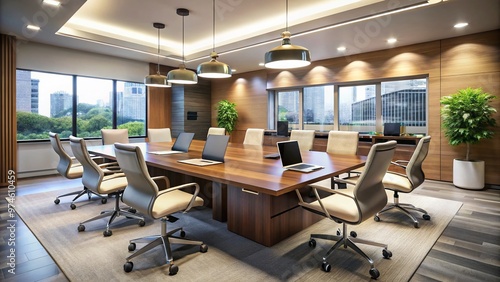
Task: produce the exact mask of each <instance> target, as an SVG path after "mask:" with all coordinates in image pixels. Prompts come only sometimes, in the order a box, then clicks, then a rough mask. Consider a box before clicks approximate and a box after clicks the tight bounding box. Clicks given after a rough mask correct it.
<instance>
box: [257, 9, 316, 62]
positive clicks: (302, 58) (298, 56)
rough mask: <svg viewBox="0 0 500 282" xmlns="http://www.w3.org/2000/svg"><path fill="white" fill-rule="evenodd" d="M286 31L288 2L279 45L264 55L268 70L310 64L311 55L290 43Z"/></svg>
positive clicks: (288, 34)
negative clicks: (283, 29)
mask: <svg viewBox="0 0 500 282" xmlns="http://www.w3.org/2000/svg"><path fill="white" fill-rule="evenodd" d="M290 36H291V34H290V32H289V31H288V0H286V29H285V31H284V32H283V33H282V34H281V37H282V38H283V40H282V42H281V45H280V46H278V47H275V48H273V49H271V50H270V51H269V52H267V53H266V55H265V63H264V66H265V67H266V68H270V69H293V68H300V67H305V66H308V65H310V64H311V54H310V53H309V50H307V48H304V47H302V46H298V45H292V44H291V43H290Z"/></svg>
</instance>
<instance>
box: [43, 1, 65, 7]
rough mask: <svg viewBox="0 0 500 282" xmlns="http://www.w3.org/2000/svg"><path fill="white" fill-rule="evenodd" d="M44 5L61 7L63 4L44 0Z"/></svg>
mask: <svg viewBox="0 0 500 282" xmlns="http://www.w3.org/2000/svg"><path fill="white" fill-rule="evenodd" d="M43 4H47V5H52V6H61V2H59V1H56V0H43Z"/></svg>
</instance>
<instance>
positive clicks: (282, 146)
mask: <svg viewBox="0 0 500 282" xmlns="http://www.w3.org/2000/svg"><path fill="white" fill-rule="evenodd" d="M276 145H277V146H278V152H279V154H280V158H281V164H282V165H283V168H284V169H287V170H294V171H300V172H311V171H314V170H317V169H320V168H323V167H322V166H319V165H314V164H308V163H303V162H302V156H301V155H300V148H299V143H298V142H297V141H296V140H290V141H281V142H276Z"/></svg>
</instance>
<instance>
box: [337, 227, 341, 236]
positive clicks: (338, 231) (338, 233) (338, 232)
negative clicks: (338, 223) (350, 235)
mask: <svg viewBox="0 0 500 282" xmlns="http://www.w3.org/2000/svg"><path fill="white" fill-rule="evenodd" d="M340 235H342V231H340V228H337V236H340Z"/></svg>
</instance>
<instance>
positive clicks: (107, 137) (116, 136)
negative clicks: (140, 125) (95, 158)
mask: <svg viewBox="0 0 500 282" xmlns="http://www.w3.org/2000/svg"><path fill="white" fill-rule="evenodd" d="M101 136H102V144H103V145H111V144H114V143H128V129H101Z"/></svg>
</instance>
